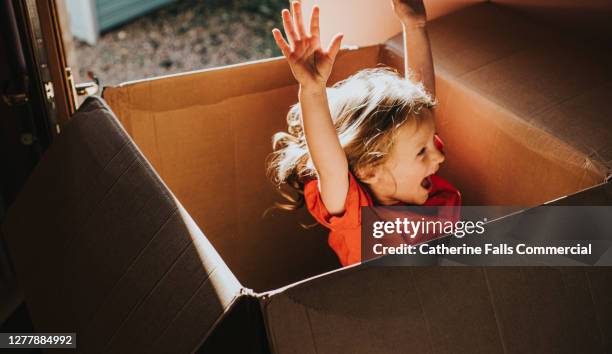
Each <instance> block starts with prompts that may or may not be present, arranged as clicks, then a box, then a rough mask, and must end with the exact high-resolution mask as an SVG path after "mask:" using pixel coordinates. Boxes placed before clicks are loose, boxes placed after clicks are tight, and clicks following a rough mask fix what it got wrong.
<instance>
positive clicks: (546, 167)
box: [104, 43, 603, 291]
mask: <svg viewBox="0 0 612 354" xmlns="http://www.w3.org/2000/svg"><path fill="white" fill-rule="evenodd" d="M451 44H452V43H451ZM449 45H450V44H449ZM379 63H383V64H385V65H389V66H393V67H396V68H397V69H398V70H401V67H402V61H401V57H400V56H399V55H398V53H397V51H394V50H392V48H391V49H390V47H389V46H388V45H387V46H385V45H378V46H370V47H363V48H357V49H349V50H344V51H342V52H341V53H340V55H339V58H338V60H337V64H336V65H335V72H334V73H333V76H332V80H331V83H333V82H336V81H338V80H341V79H343V78H346V77H347V76H349V75H350V74H352V73H355V72H356V71H358V70H360V69H363V68H368V67H374V66H376V65H377V64H379ZM436 65H437V66H436V69H437V70H438V69H440V70H438V76H437V91H438V101H439V106H438V108H437V113H436V114H437V116H436V119H437V124H438V130H439V132H440V134H441V135H442V137H443V139H444V140H445V142H446V144H447V160H446V162H445V167H444V168H443V170H442V172H441V173H442V175H443V176H445V177H446V178H447V179H448V180H450V181H451V182H452V183H454V184H455V185H456V186H457V187H458V188H459V189H460V190H461V191H462V195H463V199H464V202H465V204H468V205H522V206H526V205H538V204H541V203H543V202H546V201H548V200H551V199H554V198H557V197H560V196H563V195H566V194H569V193H573V192H576V191H578V190H581V189H584V188H587V187H589V186H592V185H594V184H596V183H598V182H601V181H602V179H603V172H602V171H601V169H599V167H598V166H596V164H594V163H589V162H590V161H591V160H590V159H588V158H585V154H584V153H582V152H581V151H580V150H579V149H576V148H575V147H573V146H572V145H570V144H568V143H566V142H565V141H564V140H562V139H560V138H558V137H556V136H555V135H553V134H550V133H549V132H547V131H545V130H543V129H539V128H537V127H535V126H534V125H532V124H530V123H529V122H527V121H524V120H521V119H520V117H517V114H516V112H515V111H512V110H510V109H508V108H507V107H504V106H500V105H499V104H496V103H495V102H491V100H490V99H488V98H487V97H486V95H483V94H482V93H479V92H478V91H474V90H472V89H471V88H470V87H467V86H465V85H463V83H462V82H461V80H460V79H457V77H456V76H453V75H451V74H452V73H450V71H449V70H448V69H447V68H445V67H443V66H442V67H439V66H438V64H436ZM104 98H105V99H106V100H107V102H108V103H109V105H110V106H111V108H112V109H113V110H114V112H115V113H116V114H117V116H118V118H119V119H120V120H121V122H122V124H123V125H124V127H125V129H126V130H127V131H128V133H129V134H130V135H131V137H132V138H133V139H134V140H135V142H136V143H137V145H138V146H139V148H140V149H141V150H142V152H143V153H144V155H145V156H146V157H147V158H148V159H149V161H150V162H151V163H152V165H153V166H154V167H155V169H156V170H157V172H158V173H159V174H160V175H161V177H162V178H163V180H164V181H165V183H166V184H167V185H168V186H169V188H170V189H171V190H172V191H173V193H174V194H175V195H176V196H177V197H178V199H179V200H180V201H181V203H182V204H183V205H184V206H185V208H186V209H187V210H188V212H189V213H190V214H191V216H192V217H193V218H194V219H195V221H196V222H197V224H198V225H199V227H200V228H201V229H202V231H203V232H204V234H205V235H206V236H207V237H208V238H209V239H210V241H211V242H212V244H213V245H214V246H215V248H216V249H217V250H218V252H219V253H220V254H221V256H222V257H223V259H224V260H225V262H226V263H227V264H228V266H229V267H230V269H231V270H232V271H233V272H234V274H235V275H236V276H237V278H238V279H239V280H240V281H241V282H242V284H243V285H244V286H247V287H249V288H252V289H255V290H256V291H265V290H270V289H274V288H278V287H280V286H283V285H287V284H289V283H292V282H295V281H298V280H301V279H304V278H306V277H309V276H313V275H317V274H320V273H322V272H325V271H328V270H332V269H335V268H337V267H339V266H340V265H339V263H338V261H337V259H336V256H335V254H334V253H333V252H332V251H331V249H330V248H329V247H328V246H327V242H326V239H327V231H326V230H324V229H323V228H322V227H320V226H315V227H312V228H308V229H306V228H304V227H302V226H300V224H312V223H313V220H312V219H311V218H310V217H309V215H308V213H307V212H306V211H305V210H304V209H302V210H300V211H298V212H284V211H280V210H272V211H270V212H269V213H266V210H268V209H269V208H270V207H271V206H273V204H274V202H275V201H279V200H282V199H281V197H280V195H279V194H278V193H277V191H275V190H274V188H273V187H272V185H271V184H270V182H269V181H268V180H267V179H266V173H265V163H264V161H265V159H266V156H267V155H268V154H269V153H270V152H271V137H272V134H273V133H275V132H277V131H281V130H284V129H286V122H285V117H286V113H287V111H288V109H289V107H290V106H291V105H292V104H294V103H296V101H297V86H296V83H295V81H294V80H293V78H292V76H291V72H290V70H289V68H288V66H287V65H286V63H285V61H284V60H283V59H270V60H266V61H260V62H256V63H248V64H242V65H236V66H231V67H225V68H219V69H212V70H204V71H199V72H193V73H187V74H183V75H176V76H171V77H165V78H159V79H153V80H144V81H140V82H133V83H127V84H124V85H122V86H120V87H115V88H107V89H106V90H105V93H104ZM459 117H460V118H459Z"/></svg>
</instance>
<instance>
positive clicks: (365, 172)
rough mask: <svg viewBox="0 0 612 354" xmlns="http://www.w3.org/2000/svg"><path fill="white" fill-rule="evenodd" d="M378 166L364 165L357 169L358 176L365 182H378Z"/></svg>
mask: <svg viewBox="0 0 612 354" xmlns="http://www.w3.org/2000/svg"><path fill="white" fill-rule="evenodd" d="M379 170H380V168H378V167H363V168H360V169H359V170H357V171H355V174H356V177H357V178H358V179H359V180H360V181H361V182H362V183H365V184H374V183H376V182H378V179H379V178H380V176H379Z"/></svg>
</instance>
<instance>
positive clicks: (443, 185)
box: [304, 139, 461, 266]
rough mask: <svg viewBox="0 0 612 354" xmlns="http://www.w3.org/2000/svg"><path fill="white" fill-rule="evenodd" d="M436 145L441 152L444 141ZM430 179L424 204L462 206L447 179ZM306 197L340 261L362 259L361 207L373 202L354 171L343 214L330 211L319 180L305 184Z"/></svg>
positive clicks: (370, 204)
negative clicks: (321, 192) (427, 195)
mask: <svg viewBox="0 0 612 354" xmlns="http://www.w3.org/2000/svg"><path fill="white" fill-rule="evenodd" d="M436 145H437V146H438V149H440V150H441V151H442V142H441V141H439V139H438V140H437V141H436ZM431 182H432V187H431V190H430V192H429V199H427V201H426V202H425V204H424V205H425V206H459V205H461V193H459V191H458V190H457V188H455V187H453V186H452V185H451V184H450V183H448V182H447V181H446V180H445V179H444V178H442V177H440V176H437V175H433V176H431ZM304 198H305V201H306V207H307V208H308V211H309V212H310V214H312V216H313V217H314V218H315V219H316V220H317V221H318V222H319V223H320V224H321V225H323V226H325V227H326V228H328V229H329V238H328V244H329V245H330V247H331V248H332V249H333V250H334V251H335V252H336V254H337V255H338V258H339V260H340V263H342V265H343V266H348V265H351V264H354V263H358V262H361V207H362V206H369V207H371V206H374V203H373V201H372V198H371V197H370V195H369V194H368V192H367V191H366V190H365V189H364V188H363V187H362V186H361V185H360V183H359V182H358V181H357V180H356V179H355V177H354V176H353V174H351V173H350V172H349V189H348V193H347V195H346V201H345V204H344V213H343V214H342V215H339V216H334V215H331V214H330V213H329V212H328V211H327V209H326V208H325V205H324V204H323V200H322V199H321V194H320V193H319V187H318V181H317V180H316V179H313V180H310V181H308V182H306V184H305V185H304ZM457 217H458V215H457Z"/></svg>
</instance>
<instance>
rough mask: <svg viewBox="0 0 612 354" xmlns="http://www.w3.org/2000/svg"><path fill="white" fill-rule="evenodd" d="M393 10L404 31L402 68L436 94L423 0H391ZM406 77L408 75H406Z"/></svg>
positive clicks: (431, 92)
mask: <svg viewBox="0 0 612 354" xmlns="http://www.w3.org/2000/svg"><path fill="white" fill-rule="evenodd" d="M392 6H393V10H394V11H395V14H396V15H397V17H398V18H399V20H400V22H401V23H402V28H403V32H404V69H405V71H406V75H408V73H409V72H411V73H412V74H413V78H414V79H415V80H417V81H422V82H423V85H425V89H427V91H428V92H429V93H430V94H431V95H432V96H435V95H436V87H435V86H436V83H435V75H434V66H433V58H432V56H431V48H430V45H429V36H428V35H427V15H426V12H425V5H424V4H423V0H392ZM407 77H408V76H407Z"/></svg>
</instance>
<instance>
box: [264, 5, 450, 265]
mask: <svg viewBox="0 0 612 354" xmlns="http://www.w3.org/2000/svg"><path fill="white" fill-rule="evenodd" d="M392 6H393V8H394V11H395V13H396V15H397V16H398V18H399V19H400V21H401V23H402V25H403V30H404V44H405V58H406V63H405V69H406V78H402V77H400V76H399V75H398V74H397V73H396V72H395V71H393V70H391V69H385V68H376V69H366V70H362V71H360V72H358V73H357V74H355V75H353V76H352V77H350V78H348V79H346V80H344V81H342V82H339V83H337V84H336V85H334V86H333V87H332V88H329V89H328V88H326V83H327V80H328V78H329V76H330V73H331V71H332V66H333V64H334V61H335V58H336V55H337V54H338V51H339V49H340V43H341V41H342V34H337V35H336V36H335V37H334V38H333V39H332V40H331V43H330V45H329V47H328V48H327V50H325V51H324V50H323V49H322V48H321V44H320V39H319V8H318V7H317V6H315V7H314V8H313V10H312V16H311V21H310V31H309V33H307V32H306V30H305V28H304V24H303V20H302V10H301V6H300V3H299V2H297V1H296V2H293V3H292V9H293V16H292V15H291V13H290V12H289V11H288V10H286V9H285V10H283V12H282V18H283V25H284V29H285V33H286V35H287V38H288V40H289V42H287V41H285V39H284V38H283V36H282V34H281V32H280V31H279V30H278V29H274V30H273V31H272V33H273V35H274V38H275V40H276V43H277V44H278V46H279V48H280V49H281V51H282V53H283V55H284V56H285V58H286V59H287V61H288V63H289V66H290V67H291V71H292V73H293V75H294V77H295V79H296V80H297V81H298V83H299V85H300V86H299V94H298V96H299V104H296V105H294V106H293V107H292V108H291V110H290V111H289V114H288V116H287V123H288V126H289V127H288V133H285V132H281V133H277V134H276V135H275V136H274V139H273V140H274V153H273V154H272V156H271V159H270V161H269V167H268V172H269V175H270V177H271V179H272V181H273V182H274V183H275V184H276V185H277V186H280V185H281V184H283V183H286V184H288V185H289V186H291V187H293V188H295V189H296V190H297V191H298V192H299V193H300V194H299V195H300V197H299V198H298V199H293V200H292V201H293V202H294V203H293V205H292V206H291V208H290V209H296V208H299V207H301V206H302V205H303V204H304V203H305V204H306V206H307V208H308V210H309V211H310V213H311V214H312V216H313V217H314V218H315V219H316V220H317V221H318V222H319V223H321V224H322V225H324V226H325V227H327V228H328V229H330V234H329V245H330V246H331V247H332V248H333V249H334V251H335V252H336V253H337V255H338V257H339V259H340V262H341V263H342V265H343V266H346V265H350V264H353V263H357V262H360V261H361V214H360V212H361V211H360V207H361V206H373V205H459V204H460V200H461V198H460V194H459V192H458V191H457V189H455V188H454V187H453V186H452V185H450V184H449V183H448V182H446V181H445V180H444V179H442V178H441V177H439V176H437V175H436V172H437V171H438V169H439V167H440V164H441V163H442V162H443V161H444V154H443V152H442V142H441V141H440V140H439V139H438V137H437V136H436V134H435V125H434V118H433V114H432V112H431V109H432V108H433V107H434V100H433V98H432V95H433V94H434V93H435V92H434V71H433V63H432V58H431V51H430V48H429V40H428V37H427V31H426V15H425V8H424V5H423V2H422V0H416V1H415V0H412V1H410V0H393V1H392ZM410 73H411V74H412V75H413V76H412V78H413V79H414V80H416V82H415V81H412V80H411V79H410V78H409V76H408V75H409V74H410ZM418 81H422V83H421V82H418ZM417 82H418V83H417Z"/></svg>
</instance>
